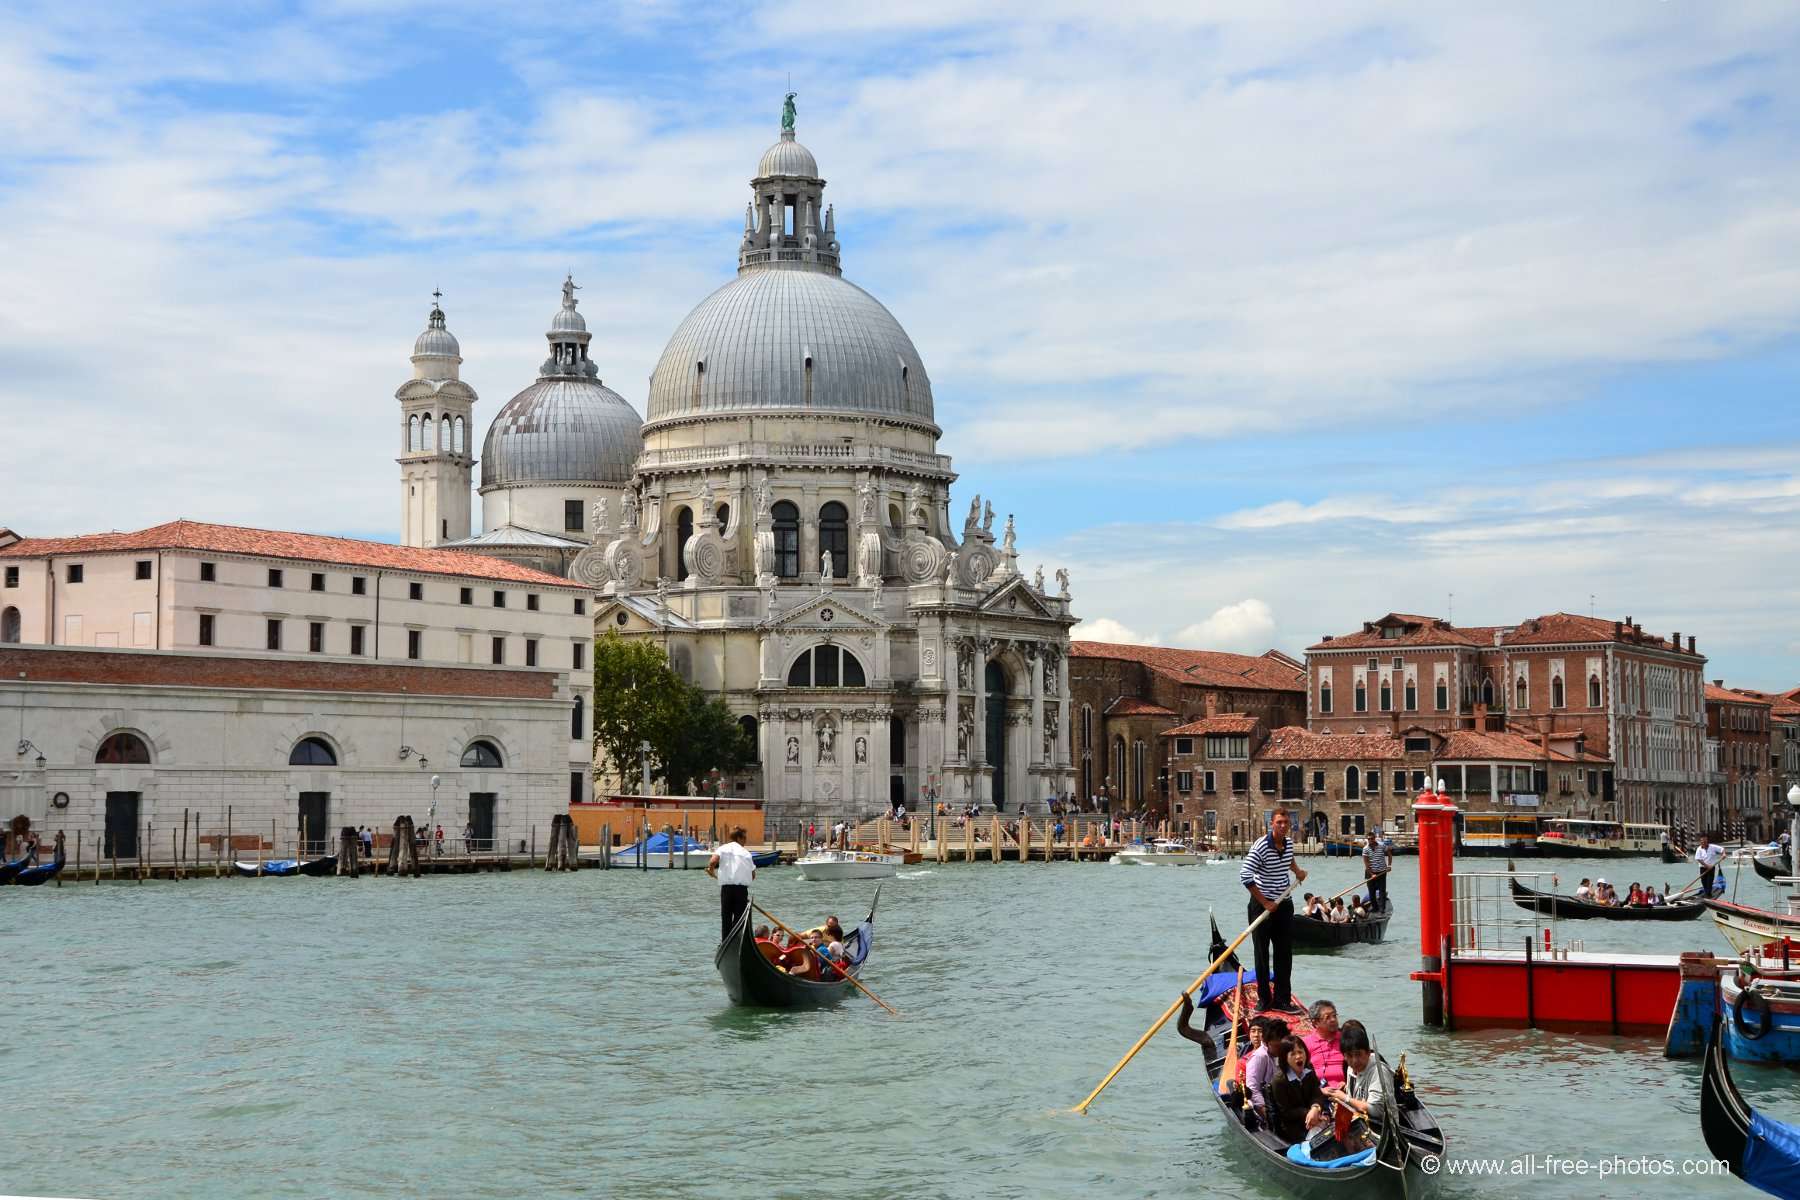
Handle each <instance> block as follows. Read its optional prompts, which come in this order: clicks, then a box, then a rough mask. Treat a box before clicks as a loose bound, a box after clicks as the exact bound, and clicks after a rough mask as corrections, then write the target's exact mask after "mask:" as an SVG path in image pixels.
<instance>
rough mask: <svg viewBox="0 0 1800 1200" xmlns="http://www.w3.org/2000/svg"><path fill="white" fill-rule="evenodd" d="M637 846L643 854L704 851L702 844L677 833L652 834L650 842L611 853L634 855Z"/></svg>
mask: <svg viewBox="0 0 1800 1200" xmlns="http://www.w3.org/2000/svg"><path fill="white" fill-rule="evenodd" d="M671 843H673V844H671ZM639 846H642V847H643V848H644V852H645V853H646V854H668V853H671V852H679V851H686V850H704V849H706V846H705V844H704V843H702V842H697V841H695V840H694V839H693V838H691V837H683V836H682V835H681V834H679V833H677V834H673V835H671V834H667V833H656V834H652V835H651V836H650V840H649V841H647V842H633V843H632V844H631V845H629V846H622V847H620V848H619V849H618V850H615V851H614V852H613V853H615V854H635V853H637V850H638V847H639Z"/></svg>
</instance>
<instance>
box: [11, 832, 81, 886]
mask: <svg viewBox="0 0 1800 1200" xmlns="http://www.w3.org/2000/svg"><path fill="white" fill-rule="evenodd" d="M67 861H68V858H67V856H66V855H65V853H64V851H63V844H62V835H61V834H58V835H57V839H56V857H55V858H53V859H51V860H50V861H49V862H47V863H33V864H31V865H30V866H28V867H25V868H24V869H23V870H21V871H20V872H19V873H18V874H17V875H14V876H13V878H12V881H13V882H14V883H16V884H18V885H19V886H20V887H41V886H43V885H44V884H46V883H49V882H50V881H51V880H52V879H55V878H56V877H57V876H58V875H60V874H61V873H62V869H63V864H64V863H65V862H67Z"/></svg>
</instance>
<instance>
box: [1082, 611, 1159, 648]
mask: <svg viewBox="0 0 1800 1200" xmlns="http://www.w3.org/2000/svg"><path fill="white" fill-rule="evenodd" d="M1069 636H1070V637H1073V638H1077V639H1079V640H1081V641H1087V642H1117V643H1119V644H1121V645H1127V646H1154V645H1156V638H1155V637H1153V636H1151V635H1148V634H1142V633H1139V632H1138V631H1137V630H1135V629H1128V628H1126V627H1125V626H1124V625H1121V624H1119V622H1117V621H1115V620H1113V619H1112V618H1111V617H1095V618H1093V619H1091V620H1087V621H1083V622H1081V624H1079V625H1077V626H1075V628H1074V629H1073V630H1072V631H1071V632H1070V634H1069Z"/></svg>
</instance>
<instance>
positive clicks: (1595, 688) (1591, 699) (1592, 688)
mask: <svg viewBox="0 0 1800 1200" xmlns="http://www.w3.org/2000/svg"><path fill="white" fill-rule="evenodd" d="M1588 707H1589V708H1599V707H1600V676H1598V675H1589V676H1588Z"/></svg>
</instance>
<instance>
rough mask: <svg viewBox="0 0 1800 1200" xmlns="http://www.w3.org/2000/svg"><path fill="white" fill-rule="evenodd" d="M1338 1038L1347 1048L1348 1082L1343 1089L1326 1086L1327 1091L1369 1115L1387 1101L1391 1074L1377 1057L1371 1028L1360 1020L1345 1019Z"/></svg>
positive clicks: (1346, 1070) (1357, 1110)
mask: <svg viewBox="0 0 1800 1200" xmlns="http://www.w3.org/2000/svg"><path fill="white" fill-rule="evenodd" d="M1339 1041H1340V1044H1341V1045H1342V1046H1343V1049H1344V1067H1345V1083H1344V1086H1343V1087H1342V1088H1327V1089H1325V1094H1326V1095H1327V1096H1330V1097H1331V1098H1332V1099H1333V1100H1336V1101H1337V1102H1338V1103H1340V1104H1343V1105H1345V1106H1346V1107H1348V1108H1349V1109H1350V1110H1351V1111H1352V1112H1354V1113H1356V1114H1357V1115H1358V1116H1361V1117H1367V1116H1368V1115H1369V1113H1371V1112H1372V1111H1374V1110H1375V1109H1376V1108H1379V1107H1380V1106H1381V1105H1382V1104H1383V1103H1384V1102H1385V1100H1386V1098H1387V1095H1388V1093H1389V1091H1390V1089H1391V1088H1392V1087H1393V1083H1392V1076H1391V1075H1390V1073H1389V1072H1388V1069H1387V1067H1386V1066H1385V1065H1383V1063H1382V1061H1381V1059H1379V1058H1378V1057H1376V1055H1375V1050H1374V1046H1373V1045H1372V1044H1371V1043H1370V1041H1369V1031H1368V1030H1367V1029H1366V1028H1364V1026H1363V1023H1362V1022H1361V1021H1345V1022H1344V1028H1343V1032H1342V1033H1341V1034H1340V1035H1339Z"/></svg>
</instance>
